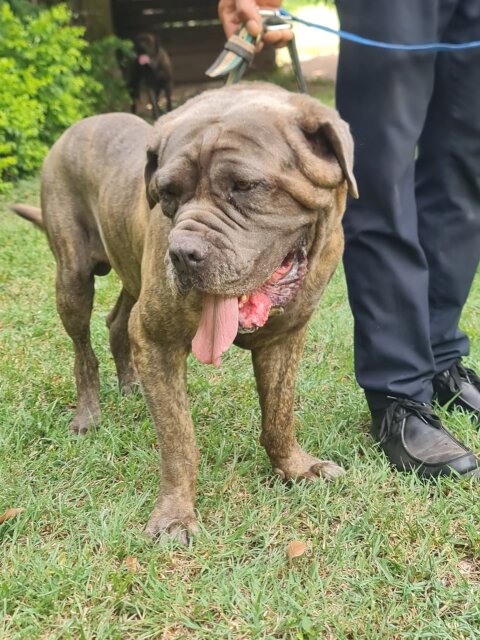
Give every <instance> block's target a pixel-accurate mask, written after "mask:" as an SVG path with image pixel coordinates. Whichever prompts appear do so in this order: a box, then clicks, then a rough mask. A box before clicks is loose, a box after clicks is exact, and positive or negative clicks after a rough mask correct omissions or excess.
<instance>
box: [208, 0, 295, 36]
mask: <svg viewBox="0 0 480 640" xmlns="http://www.w3.org/2000/svg"><path fill="white" fill-rule="evenodd" d="M281 4H282V0H258V1H257V2H255V0H220V2H219V3H218V15H219V18H220V21H221V23H222V25H223V30H224V31H225V35H226V36H227V38H229V37H230V36H231V35H233V34H234V33H235V31H237V29H238V28H239V26H240V25H241V24H245V26H246V28H247V31H248V33H249V34H250V35H252V36H254V37H256V36H258V35H259V34H261V33H262V18H261V16H260V14H259V12H258V9H278V8H279V7H280V6H281ZM292 38H293V34H292V31H291V30H290V29H281V30H279V31H269V32H266V33H265V34H264V35H263V38H262V40H263V42H267V43H269V44H273V45H275V46H276V47H283V46H284V45H285V44H287V42H288V41H289V40H291V39H292Z"/></svg>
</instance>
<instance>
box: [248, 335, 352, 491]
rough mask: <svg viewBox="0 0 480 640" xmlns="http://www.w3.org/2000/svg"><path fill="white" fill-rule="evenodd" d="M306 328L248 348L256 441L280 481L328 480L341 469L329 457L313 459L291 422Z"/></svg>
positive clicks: (339, 472) (341, 471)
mask: <svg viewBox="0 0 480 640" xmlns="http://www.w3.org/2000/svg"><path fill="white" fill-rule="evenodd" d="M305 331H306V327H303V328H302V329H300V330H299V331H297V332H295V333H293V334H290V335H289V336H287V337H285V336H282V337H281V338H280V339H279V340H278V341H276V342H274V343H267V344H266V345H265V346H262V347H258V348H256V349H254V350H252V359H253V366H254V370H255V379H256V382H257V389H258V395H259V397H260V405H261V408H262V434H261V436H260V442H261V443H262V444H263V446H264V447H265V449H266V450H267V453H268V456H269V458H270V461H271V463H272V467H273V470H274V472H275V473H276V474H277V475H278V476H280V478H281V479H282V480H285V481H290V480H301V479H304V478H305V479H307V480H317V479H318V478H319V477H323V478H325V479H327V480H331V479H333V478H335V477H336V476H338V475H340V474H342V473H343V469H342V468H341V467H339V466H337V465H336V464H335V463H334V462H330V461H329V460H319V459H318V458H314V457H313V456H311V455H310V454H309V453H307V452H306V451H303V449H302V448H301V447H300V445H299V444H298V442H297V440H296V438H295V430H294V425H293V420H294V413H293V406H294V400H295V381H296V378H297V369H298V363H299V360H300V357H301V355H302V352H303V343H304V337H305Z"/></svg>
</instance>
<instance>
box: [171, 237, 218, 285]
mask: <svg viewBox="0 0 480 640" xmlns="http://www.w3.org/2000/svg"><path fill="white" fill-rule="evenodd" d="M208 249H209V245H208V243H207V242H206V241H205V240H204V239H203V238H201V237H200V236H198V234H192V233H177V234H175V236H174V237H172V238H171V240H170V246H169V249H168V255H169V256H170V261H171V263H172V265H173V268H174V269H175V274H176V276H177V278H178V281H179V284H180V287H181V290H182V291H183V292H184V293H186V292H187V291H188V290H189V289H191V288H192V286H193V282H194V281H195V279H196V276H198V274H199V272H200V271H201V269H202V266H203V264H204V262H205V259H206V257H207V255H208Z"/></svg>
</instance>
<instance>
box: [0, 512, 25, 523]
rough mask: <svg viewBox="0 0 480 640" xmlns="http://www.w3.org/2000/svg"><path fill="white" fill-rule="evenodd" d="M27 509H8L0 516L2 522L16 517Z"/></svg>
mask: <svg viewBox="0 0 480 640" xmlns="http://www.w3.org/2000/svg"><path fill="white" fill-rule="evenodd" d="M23 511H25V509H7V510H6V511H5V513H2V515H1V516H0V524H2V522H5V520H10V518H14V517H15V516H16V515H18V514H19V513H22V512H23Z"/></svg>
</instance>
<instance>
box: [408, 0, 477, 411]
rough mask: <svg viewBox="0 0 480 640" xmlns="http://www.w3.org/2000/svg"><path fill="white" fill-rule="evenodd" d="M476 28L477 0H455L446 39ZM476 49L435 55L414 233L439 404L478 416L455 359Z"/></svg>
mask: <svg viewBox="0 0 480 640" xmlns="http://www.w3.org/2000/svg"><path fill="white" fill-rule="evenodd" d="M479 33H480V4H479V3H478V1H477V0H460V2H459V4H458V7H457V9H456V11H455V14H454V15H453V17H452V19H451V21H450V22H449V24H448V25H447V27H446V29H445V32H444V34H443V38H444V40H445V41H449V42H467V41H469V40H474V39H476V38H478V34H479ZM479 70H480V48H478V49H471V50H467V51H459V52H457V51H455V52H449V53H444V54H441V55H439V56H438V59H437V63H436V70H435V88H434V92H433V97H432V100H431V103H430V106H429V109H428V115H427V120H426V123H425V127H424V130H423V133H422V136H421V138H420V142H419V147H418V160H417V167H416V194H417V206H418V214H419V237H420V242H421V245H422V247H423V249H424V252H425V256H426V258H427V262H428V267H429V274H430V283H429V307H430V339H431V345H432V350H433V354H434V359H435V372H436V374H437V375H436V376H435V378H434V380H433V386H434V391H435V397H436V399H437V401H438V402H439V403H440V404H447V405H448V406H449V407H451V408H454V407H456V406H458V407H461V408H462V409H464V410H466V411H468V412H470V413H471V414H472V415H473V416H476V418H477V420H478V421H479V422H480V378H479V376H478V375H477V374H476V373H475V372H474V371H472V370H470V369H467V368H465V367H464V366H463V365H462V364H461V363H460V362H459V360H460V358H461V357H462V356H465V355H468V351H469V343H468V338H467V336H465V335H464V334H463V333H462V332H461V331H460V329H459V327H458V323H459V319H460V315H461V312H462V308H463V305H464V304H465V301H466V299H467V296H468V293H469V291H470V286H471V283H472V280H473V277H474V275H475V272H476V269H477V267H478V263H479V258H480V168H479V166H480V120H479V116H478V114H479V113H480V71H479Z"/></svg>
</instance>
